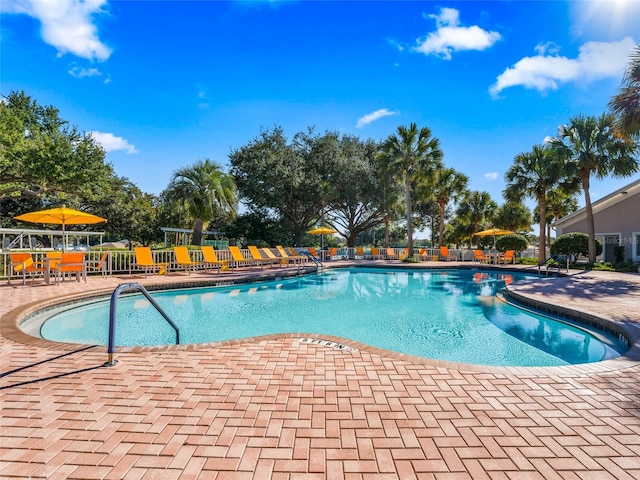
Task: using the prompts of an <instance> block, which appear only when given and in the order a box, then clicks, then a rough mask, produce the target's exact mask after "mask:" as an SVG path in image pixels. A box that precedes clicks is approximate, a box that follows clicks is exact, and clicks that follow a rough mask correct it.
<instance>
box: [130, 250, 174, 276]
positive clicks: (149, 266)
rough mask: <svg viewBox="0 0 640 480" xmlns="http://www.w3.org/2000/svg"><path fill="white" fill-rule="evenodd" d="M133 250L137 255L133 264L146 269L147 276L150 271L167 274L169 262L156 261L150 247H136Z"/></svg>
mask: <svg viewBox="0 0 640 480" xmlns="http://www.w3.org/2000/svg"><path fill="white" fill-rule="evenodd" d="M133 251H134V253H135V255H136V260H135V263H133V264H132V266H133V267H136V268H138V269H140V270H144V276H145V278H146V277H147V274H148V273H149V272H158V275H166V274H167V270H168V269H169V263H168V262H167V263H162V262H156V261H155V260H154V259H153V255H152V254H151V248H150V247H134V249H133Z"/></svg>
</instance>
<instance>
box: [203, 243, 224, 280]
mask: <svg viewBox="0 0 640 480" xmlns="http://www.w3.org/2000/svg"><path fill="white" fill-rule="evenodd" d="M201 251H202V260H203V261H204V264H205V271H206V267H213V268H217V269H218V273H220V270H229V263H230V262H229V260H218V257H217V255H216V251H215V250H214V249H213V247H212V246H211V245H204V246H203V247H201Z"/></svg>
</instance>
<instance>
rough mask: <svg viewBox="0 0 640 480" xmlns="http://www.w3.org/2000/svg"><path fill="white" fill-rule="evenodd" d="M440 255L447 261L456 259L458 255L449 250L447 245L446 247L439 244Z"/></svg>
mask: <svg viewBox="0 0 640 480" xmlns="http://www.w3.org/2000/svg"><path fill="white" fill-rule="evenodd" d="M440 257H441V258H442V259H443V260H446V261H447V262H448V261H449V260H457V259H458V256H457V255H456V254H455V253H451V252H449V247H447V246H446V245H441V246H440Z"/></svg>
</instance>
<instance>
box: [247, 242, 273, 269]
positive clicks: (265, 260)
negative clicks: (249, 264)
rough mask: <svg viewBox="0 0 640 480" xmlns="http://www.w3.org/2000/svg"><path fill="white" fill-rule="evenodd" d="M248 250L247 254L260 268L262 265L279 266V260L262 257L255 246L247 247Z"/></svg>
mask: <svg viewBox="0 0 640 480" xmlns="http://www.w3.org/2000/svg"><path fill="white" fill-rule="evenodd" d="M247 248H248V249H249V253H250V254H251V257H252V258H253V259H254V260H255V261H256V262H257V263H258V264H259V265H260V266H264V265H274V264H276V263H277V264H279V263H280V260H278V259H277V258H276V259H272V258H268V257H263V256H262V255H261V254H260V250H258V247H256V246H255V245H249V246H248V247H247Z"/></svg>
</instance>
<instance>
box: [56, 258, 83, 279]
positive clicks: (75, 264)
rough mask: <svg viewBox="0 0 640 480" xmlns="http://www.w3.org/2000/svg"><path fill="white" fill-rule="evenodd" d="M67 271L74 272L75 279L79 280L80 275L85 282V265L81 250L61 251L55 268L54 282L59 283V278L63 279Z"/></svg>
mask: <svg viewBox="0 0 640 480" xmlns="http://www.w3.org/2000/svg"><path fill="white" fill-rule="evenodd" d="M67 273H75V274H76V281H78V282H79V281H80V277H82V278H83V279H84V283H87V265H86V263H85V261H84V253H82V252H63V253H62V255H61V256H60V261H59V262H58V263H57V265H56V268H55V277H56V283H57V284H59V283H60V279H63V280H64V275H65V274H67Z"/></svg>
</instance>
